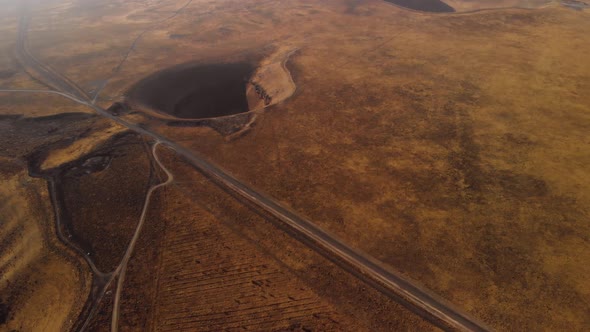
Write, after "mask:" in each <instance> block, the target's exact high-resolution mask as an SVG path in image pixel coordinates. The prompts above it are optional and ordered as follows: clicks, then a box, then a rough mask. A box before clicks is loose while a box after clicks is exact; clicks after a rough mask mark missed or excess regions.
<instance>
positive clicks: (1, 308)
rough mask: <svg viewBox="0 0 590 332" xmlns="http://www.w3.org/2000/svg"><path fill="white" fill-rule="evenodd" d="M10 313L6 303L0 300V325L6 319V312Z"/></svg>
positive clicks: (4, 322)
mask: <svg viewBox="0 0 590 332" xmlns="http://www.w3.org/2000/svg"><path fill="white" fill-rule="evenodd" d="M9 313H10V307H9V306H8V304H5V303H3V302H2V301H1V300H0V325H2V324H6V322H7V321H8V314H9Z"/></svg>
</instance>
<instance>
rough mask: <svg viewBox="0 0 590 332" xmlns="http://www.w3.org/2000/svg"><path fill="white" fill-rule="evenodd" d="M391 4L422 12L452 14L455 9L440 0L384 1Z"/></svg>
mask: <svg viewBox="0 0 590 332" xmlns="http://www.w3.org/2000/svg"><path fill="white" fill-rule="evenodd" d="M385 1H387V2H390V3H392V4H395V5H398V6H401V7H405V8H409V9H413V10H419V11H423V12H431V13H452V12H454V11H455V9H454V8H453V7H451V6H449V5H447V4H446V3H444V2H443V1H441V0H385Z"/></svg>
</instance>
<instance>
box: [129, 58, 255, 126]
mask: <svg viewBox="0 0 590 332" xmlns="http://www.w3.org/2000/svg"><path fill="white" fill-rule="evenodd" d="M254 69H255V68H254V66H252V65H251V64H249V63H245V62H243V63H229V64H207V65H195V64H184V65H179V66H175V67H172V68H169V69H165V70H162V71H160V72H157V73H155V74H152V75H150V76H148V77H146V78H144V79H143V80H141V81H139V82H138V83H136V84H135V85H134V86H133V87H132V88H131V89H130V90H129V91H128V93H127V98H128V100H129V101H131V102H132V103H134V104H139V105H142V106H146V107H149V108H150V109H153V110H156V111H159V112H162V113H166V114H169V115H172V116H174V117H178V118H184V119H200V118H212V117H219V116H225V115H232V114H238V113H243V112H247V111H248V100H247V98H246V84H247V82H248V79H249V78H250V76H251V75H252V73H253V72H254Z"/></svg>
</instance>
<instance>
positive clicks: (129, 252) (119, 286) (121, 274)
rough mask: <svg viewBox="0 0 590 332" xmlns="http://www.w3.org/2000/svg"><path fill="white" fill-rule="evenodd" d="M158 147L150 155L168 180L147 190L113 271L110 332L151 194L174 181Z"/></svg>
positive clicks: (114, 330)
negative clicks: (126, 243) (123, 253)
mask: <svg viewBox="0 0 590 332" xmlns="http://www.w3.org/2000/svg"><path fill="white" fill-rule="evenodd" d="M158 145H160V142H156V143H155V144H154V146H153V147H152V155H153V156H154V160H155V161H156V163H157V164H158V166H159V167H160V168H161V169H162V170H163V171H164V172H165V173H166V176H167V177H168V179H166V181H165V182H162V183H160V184H157V185H155V186H153V187H151V188H150V189H149V190H148V192H147V195H146V197H145V201H144V204H143V208H142V210H141V216H140V217H139V222H138V223H137V227H136V229H135V233H134V234H133V238H132V239H131V241H130V242H129V246H128V247H127V251H125V255H124V256H123V259H122V260H121V263H120V264H119V266H118V267H117V269H116V270H115V273H114V275H113V277H115V276H117V275H118V276H119V278H118V280H117V286H116V289H117V290H116V292H115V298H114V302H113V313H112V320H111V331H112V332H117V331H118V330H119V308H120V306H121V304H120V299H121V292H122V291H123V283H124V282H125V274H126V272H127V265H128V263H129V259H130V258H131V255H132V254H133V250H134V249H135V245H136V243H137V239H138V238H139V235H140V233H141V230H142V228H143V225H144V224H145V219H146V215H147V212H148V208H149V204H150V199H151V197H152V194H153V193H154V191H155V190H157V189H158V188H160V187H164V186H166V185H168V184H170V183H171V182H172V181H174V175H172V173H170V171H169V170H168V169H167V168H166V167H164V165H163V164H162V162H161V161H160V158H159V157H158V154H157V148H158Z"/></svg>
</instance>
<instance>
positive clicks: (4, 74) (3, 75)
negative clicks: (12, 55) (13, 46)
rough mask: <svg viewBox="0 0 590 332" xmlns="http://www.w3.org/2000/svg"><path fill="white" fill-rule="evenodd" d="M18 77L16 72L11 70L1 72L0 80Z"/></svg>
mask: <svg viewBox="0 0 590 332" xmlns="http://www.w3.org/2000/svg"><path fill="white" fill-rule="evenodd" d="M14 75H16V71H14V70H10V69H4V70H0V79H3V80H5V79H9V78H11V77H12V76H14Z"/></svg>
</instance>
